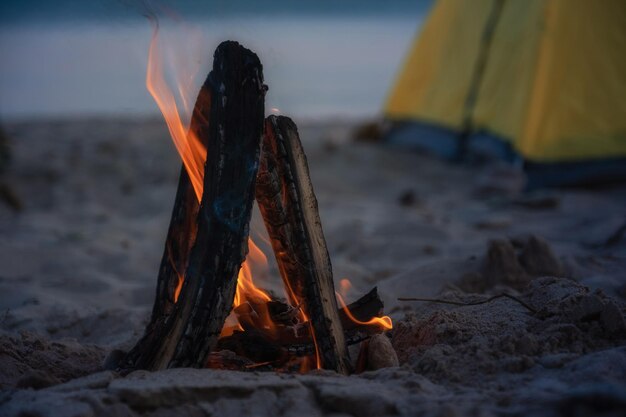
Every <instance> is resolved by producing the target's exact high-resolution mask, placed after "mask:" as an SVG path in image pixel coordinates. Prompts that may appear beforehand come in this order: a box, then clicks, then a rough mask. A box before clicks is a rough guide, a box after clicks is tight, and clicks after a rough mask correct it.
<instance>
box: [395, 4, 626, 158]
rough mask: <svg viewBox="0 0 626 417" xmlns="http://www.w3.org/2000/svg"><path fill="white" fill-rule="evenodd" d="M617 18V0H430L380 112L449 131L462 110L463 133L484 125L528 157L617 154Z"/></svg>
mask: <svg viewBox="0 0 626 417" xmlns="http://www.w3.org/2000/svg"><path fill="white" fill-rule="evenodd" d="M496 6H500V9H499V13H498V15H497V21H496V23H495V26H494V27H493V31H492V33H491V36H492V37H491V39H490V42H489V43H488V45H487V44H486V42H485V39H484V37H485V33H486V26H487V25H488V24H489V17H490V15H492V12H493V10H494V7H496ZM624 22H626V2H624V1H621V0H603V1H586V0H525V1H516V0H474V1H471V2H470V1H464V0H438V2H437V3H436V4H435V5H434V7H433V10H432V11H431V14H430V16H429V17H428V19H427V21H426V22H425V24H424V26H423V29H422V31H421V34H420V36H419V37H418V38H417V39H416V41H415V43H414V45H413V47H412V49H411V52H410V53H409V55H408V58H407V60H406V62H405V63H404V66H403V68H402V70H401V72H400V74H399V77H398V79H397V82H396V84H395V86H394V87H393V89H392V91H391V94H390V96H389V99H388V101H387V103H386V106H385V114H386V116H387V117H389V118H390V119H392V120H402V121H416V122H420V123H424V124H427V125H431V126H437V127H439V128H446V129H449V130H450V131H453V132H456V133H457V134H458V133H460V132H461V131H462V130H463V129H465V128H466V127H467V126H465V125H464V117H465V116H467V114H468V111H469V117H470V118H471V123H470V126H471V130H472V132H469V133H471V134H474V133H478V132H481V133H485V132H486V133H489V134H492V135H493V136H495V137H498V138H499V139H500V140H502V141H504V142H506V144H507V145H508V146H509V147H510V148H511V149H513V150H514V151H516V152H518V153H519V154H520V155H521V156H522V157H523V158H524V159H525V160H527V161H529V162H531V163H537V164H545V163H561V162H567V163H570V162H579V161H598V160H601V159H604V158H610V159H615V158H623V157H626V24H624ZM481 48H487V49H486V55H485V56H486V58H485V62H484V66H483V67H479V66H478V65H477V63H478V60H479V59H480V56H481ZM482 52H485V50H482ZM477 68H480V70H481V71H482V73H481V77H478V78H477V77H476V74H475V73H476V71H477ZM477 79H478V80H479V81H478V82H479V85H473V84H472V83H475V82H476V80H477ZM472 90H474V91H476V92H477V93H476V97H475V99H474V100H473V102H472V107H471V108H470V109H467V108H466V104H467V97H468V94H470V92H471V91H472ZM465 133H468V132H465ZM470 136H471V135H470ZM433 140H434V139H433Z"/></svg>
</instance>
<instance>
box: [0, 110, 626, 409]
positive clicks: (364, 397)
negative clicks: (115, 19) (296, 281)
mask: <svg viewBox="0 0 626 417" xmlns="http://www.w3.org/2000/svg"><path fill="white" fill-rule="evenodd" d="M353 127H354V126H353V124H351V123H347V122H343V121H317V122H307V123H301V124H300V133H301V137H302V140H303V143H304V147H305V150H306V152H307V155H308V159H309V165H310V171H311V176H312V180H313V184H314V187H315V190H316V193H317V197H318V200H319V205H320V215H321V219H322V223H323V227H324V231H325V235H326V239H327V242H328V246H329V250H330V255H331V259H332V262H333V267H334V272H335V282H336V283H338V282H339V280H340V279H342V278H349V279H350V281H351V282H352V284H353V287H352V290H351V292H350V293H349V294H348V301H351V300H354V299H355V298H357V297H358V296H360V295H361V294H363V293H365V292H366V291H369V290H370V289H371V288H372V287H374V286H377V287H378V289H379V292H380V293H381V296H382V297H383V298H384V301H385V305H386V313H387V314H390V315H391V316H392V317H393V319H394V330H393V336H392V341H393V345H394V347H395V349H396V351H397V353H398V356H399V359H400V366H399V367H395V368H385V369H380V370H376V371H370V372H366V373H363V374H360V375H354V376H350V377H341V376H337V375H336V374H333V373H332V372H326V371H324V372H321V371H316V372H312V373H309V374H306V375H289V374H276V373H270V372H249V373H240V372H233V371H216V370H209V369H204V370H195V369H172V370H167V371H161V372H154V373H149V372H144V371H137V372H134V373H131V374H130V375H128V376H126V377H121V376H119V375H117V374H116V373H114V372H111V371H103V370H102V369H103V368H102V364H103V362H104V360H105V358H106V356H107V355H108V354H109V352H111V351H112V350H114V349H121V350H126V349H128V348H130V347H131V346H132V345H133V343H134V342H135V341H136V340H137V338H138V337H140V336H141V334H142V332H143V329H144V326H145V323H146V322H147V318H148V315H149V313H150V309H151V307H152V302H153V298H154V292H155V285H156V276H157V270H158V266H159V262H160V258H161V255H162V251H163V244H164V240H165V234H166V232H167V226H168V222H169V217H170V214H171V208H172V204H173V200H174V194H175V190H176V188H175V187H176V184H177V179H178V173H179V171H180V162H179V157H178V155H177V154H176V152H175V149H174V147H173V145H172V144H171V142H170V139H169V136H168V133H167V130H166V128H165V126H164V123H163V122H162V121H161V120H160V119H157V118H154V119H143V120H125V119H120V118H118V119H106V118H103V119H97V118H92V119H78V120H65V121H32V122H19V123H10V124H6V125H5V126H4V128H5V131H6V134H7V136H8V137H9V139H10V143H11V149H12V153H13V160H12V163H11V165H10V167H9V169H8V171H7V172H6V173H5V174H3V177H2V181H4V182H5V183H6V184H9V185H10V187H11V189H12V190H13V192H14V193H15V194H16V195H17V196H18V197H19V199H20V201H21V203H22V209H21V211H15V210H13V209H12V208H10V207H9V206H8V205H5V204H2V205H0V236H1V239H0V265H1V268H0V387H1V388H2V391H1V392H0V414H1V415H3V416H27V415H28V416H52V415H62V416H69V415H72V416H83V415H84V416H87V415H89V416H105V415H120V416H134V415H144V416H170V415H198V416H200V415H210V416H235V415H258V416H291V415H293V416H296V415H297V416H300V417H301V416H305V415H306V416H309V415H311V416H318V415H319V416H321V415H325V416H326V415H328V416H330V415H332V416H346V415H352V416H386V415H400V416H411V415H428V416H461V415H463V416H464V415H472V416H489V415H503V414H505V415H525V416H531V415H532V416H560V415H563V416H569V415H615V416H617V415H622V414H620V413H621V412H623V411H624V409H626V344H625V340H626V339H625V337H626V324H625V321H624V312H625V309H624V307H625V302H626V238H624V225H625V224H626V223H625V222H626V211H625V207H626V187H624V186H614V187H611V188H603V189H576V190H574V189H572V190H550V191H541V192H533V193H522V191H521V190H522V188H523V182H524V178H523V175H521V174H520V173H519V172H517V171H515V170H513V169H511V168H508V167H503V166H498V165H450V164H447V163H444V162H442V161H439V160H437V159H435V158H432V157H429V156H428V155H422V154H419V153H417V152H409V151H407V150H406V149H401V148H393V147H389V146H385V145H383V144H376V143H363V142H355V141H353V140H351V131H352V129H353ZM252 230H253V231H254V232H255V235H256V234H261V235H262V234H263V225H262V222H260V221H259V216H258V214H255V216H254V219H253V224H252ZM256 241H257V243H258V244H259V246H260V247H261V248H262V249H263V250H264V251H265V253H266V254H268V257H269V258H270V268H269V271H266V272H260V273H259V275H258V284H259V285H260V286H261V287H264V288H268V289H271V290H274V291H277V292H279V291H280V283H279V282H278V281H279V279H278V274H277V272H276V268H275V266H274V265H273V262H272V259H271V258H272V255H271V251H270V250H269V248H268V245H267V244H266V243H264V241H263V239H262V238H261V239H257V240H256ZM503 292H507V293H510V294H513V295H516V296H517V297H519V298H520V300H522V301H523V302H524V303H525V304H526V306H524V305H523V304H521V303H519V302H517V301H515V300H512V299H509V298H498V299H495V300H493V301H491V302H489V303H485V304H480V305H474V306H454V305H446V304H440V303H425V302H415V301H413V302H406V301H398V300H397V298H398V297H422V298H435V297H436V298H440V299H441V298H443V299H447V300H455V301H459V302H466V303H469V302H475V301H480V300H484V299H485V298H487V297H488V296H490V295H497V294H501V293H503Z"/></svg>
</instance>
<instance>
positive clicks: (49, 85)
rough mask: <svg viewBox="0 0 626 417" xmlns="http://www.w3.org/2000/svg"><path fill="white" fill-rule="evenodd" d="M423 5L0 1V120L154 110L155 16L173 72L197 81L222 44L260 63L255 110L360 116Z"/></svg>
mask: <svg viewBox="0 0 626 417" xmlns="http://www.w3.org/2000/svg"><path fill="white" fill-rule="evenodd" d="M431 3H432V2H431V1H426V0H422V1H419V0H413V1H408V0H396V1H385V0H360V1H356V0H343V1H338V0H334V1H330V0H317V1H301V0H280V1H261V0H257V1H254V0H231V1H227V0H219V1H210V0H209V1H207V0H205V1H199V0H170V1H161V2H147V1H130V0H83V1H76V0H57V1H45V0H22V1H15V0H2V1H1V2H0V122H1V121H3V120H6V121H10V120H19V119H33V118H63V117H80V116H130V117H134V116H143V115H146V116H148V115H153V114H157V113H158V107H157V106H156V104H155V102H154V100H153V99H152V97H151V96H150V94H149V93H148V91H147V89H146V85H145V79H146V65H147V60H148V49H149V46H150V41H151V37H152V34H153V29H154V22H155V21H158V22H159V27H160V31H161V32H160V33H159V36H160V39H161V41H162V42H165V43H167V45H168V47H169V48H170V49H173V50H174V51H179V52H181V53H180V54H175V55H176V56H177V58H178V60H177V61H176V62H174V66H185V67H189V66H194V68H195V69H196V71H195V73H196V74H197V75H196V79H195V80H194V83H195V85H197V86H199V85H200V83H201V82H202V80H203V78H204V76H205V74H206V73H208V71H209V69H210V64H211V56H212V51H213V50H214V48H215V47H216V46H217V45H218V44H219V43H220V42H221V41H223V40H227V39H233V40H237V41H239V42H240V43H242V44H243V45H245V46H246V47H248V48H250V49H252V50H254V51H255V52H256V53H257V54H258V55H259V57H260V58H261V61H262V62H263V65H264V74H265V80H266V83H267V85H268V86H269V91H268V95H267V97H266V108H268V109H274V111H280V112H281V113H283V114H288V115H291V116H293V117H296V118H299V119H318V118H328V117H336V118H343V117H354V118H361V117H372V116H375V115H377V114H380V112H381V111H382V108H383V105H384V102H385V99H386V96H387V94H388V93H389V90H390V88H391V87H392V85H393V82H394V78H395V76H396V74H397V73H398V71H399V69H400V68H401V65H402V63H403V60H404V57H405V56H406V54H407V52H408V50H409V48H410V46H411V45H412V43H413V42H414V39H415V37H416V35H417V34H418V33H419V29H420V26H421V24H422V22H423V20H424V18H425V16H426V15H427V13H428V11H429V9H430V7H431ZM147 17H150V18H151V19H149V18H147ZM155 19H156V20H155ZM188 34H193V36H191V35H189V36H188ZM192 38H193V39H192ZM183 51H184V53H182V52H183ZM170 64H172V63H171V62H170Z"/></svg>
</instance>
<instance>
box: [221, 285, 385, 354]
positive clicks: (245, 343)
mask: <svg viewBox="0 0 626 417" xmlns="http://www.w3.org/2000/svg"><path fill="white" fill-rule="evenodd" d="M269 303H272V304H277V305H278V304H280V305H281V306H280V307H278V306H276V307H275V308H277V309H279V310H281V311H285V310H287V309H288V308H289V307H288V305H286V304H285V303H282V302H281V301H277V300H273V301H269V302H268V304H269ZM348 309H349V310H350V312H351V313H352V315H353V317H355V318H356V319H357V320H359V321H361V322H368V321H370V320H371V319H372V318H374V317H380V316H381V315H382V314H383V302H382V300H381V299H380V296H379V295H378V291H377V288H376V287H374V288H373V289H372V290H371V291H370V292H368V293H367V294H365V295H364V296H362V297H361V298H359V299H358V300H356V301H354V302H353V303H350V304H348ZM244 314H245V313H244ZM338 314H339V318H340V320H341V321H342V323H343V330H344V340H345V341H346V345H347V346H350V345H353V344H356V343H359V342H362V341H364V340H367V339H368V338H369V337H370V336H372V335H374V334H379V333H382V332H383V331H384V329H383V328H381V327H379V326H376V325H364V324H360V323H355V322H354V321H352V320H350V318H349V317H348V315H347V314H346V313H345V309H343V308H340V309H339V310H338ZM247 321H248V320H245V319H244V320H243V322H244V323H246V322H247ZM274 324H276V328H275V329H273V330H272V331H268V332H264V331H263V329H262V328H260V327H246V326H245V325H244V328H245V331H243V332H242V331H235V332H234V333H233V334H232V335H231V336H226V337H223V338H220V340H219V342H218V348H219V349H228V350H231V351H233V352H236V353H237V354H239V355H242V356H244V357H247V358H250V359H254V360H257V361H259V362H265V361H276V360H277V356H280V357H281V358H282V359H285V360H286V359H287V357H288V356H289V355H291V356H309V355H314V354H315V345H314V342H313V338H312V337H311V332H310V331H309V330H310V326H309V325H308V323H297V324H289V323H281V322H276V321H275V322H274ZM278 350H280V352H282V355H278V354H277V353H276V352H278ZM251 355H252V356H251Z"/></svg>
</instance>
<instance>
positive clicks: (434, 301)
mask: <svg viewBox="0 0 626 417" xmlns="http://www.w3.org/2000/svg"><path fill="white" fill-rule="evenodd" d="M503 297H506V298H510V299H511V300H513V301H516V302H518V303H519V304H520V305H522V306H523V307H525V308H526V309H527V310H528V311H530V312H531V313H533V314H534V313H536V312H537V310H535V309H534V308H533V307H531V306H529V305H528V304H527V303H525V302H524V301H522V300H521V299H519V298H518V297H516V296H514V295H511V294H506V293H502V294H498V295H494V296H493V297H489V298H487V299H486V300H481V301H475V302H473V303H464V302H461V301H452V300H440V299H437V298H415V297H400V298H398V301H424V302H429V303H441V304H452V305H455V306H461V307H465V306H476V305H480V304H487V303H489V302H491V301H493V300H496V299H498V298H503Z"/></svg>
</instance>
